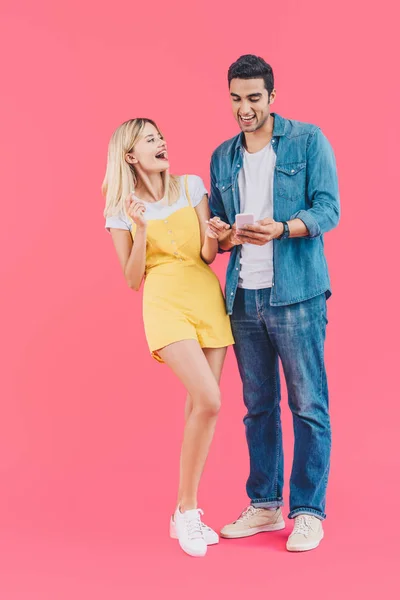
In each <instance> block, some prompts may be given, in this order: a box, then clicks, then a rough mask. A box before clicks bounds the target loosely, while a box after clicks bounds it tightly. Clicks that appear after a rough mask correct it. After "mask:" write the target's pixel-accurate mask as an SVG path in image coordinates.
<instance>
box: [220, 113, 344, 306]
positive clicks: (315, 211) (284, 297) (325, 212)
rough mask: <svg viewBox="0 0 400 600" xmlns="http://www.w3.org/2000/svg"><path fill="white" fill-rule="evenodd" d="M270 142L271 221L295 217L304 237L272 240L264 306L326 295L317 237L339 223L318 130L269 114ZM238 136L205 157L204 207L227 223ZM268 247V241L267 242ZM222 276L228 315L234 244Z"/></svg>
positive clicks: (328, 151)
mask: <svg viewBox="0 0 400 600" xmlns="http://www.w3.org/2000/svg"><path fill="white" fill-rule="evenodd" d="M272 116H273V117H274V131H273V137H272V140H271V144H272V145H273V148H274V149H275V152H276V166H275V174H274V198H273V200H274V219H275V221H289V220H290V219H295V218H299V219H301V220H302V221H303V222H304V223H305V225H306V226H307V229H308V235H307V237H303V238H289V239H286V240H273V242H272V243H273V244H274V277H273V283H272V290H271V298H270V304H271V305H272V306H283V305H287V304H294V303H296V302H301V301H303V300H308V299H310V298H313V297H314V296H318V295H319V294H322V293H326V295H327V297H329V296H330V295H331V287H330V280H329V273H328V266H327V262H326V259H325V255H324V240H323V234H324V233H326V232H327V231H329V230H330V229H333V228H334V227H336V225H337V224H338V222H339V216H340V207H339V190H338V180H337V172H336V162H335V156H334V154H333V150H332V148H331V146H330V144H329V142H328V140H327V139H326V137H325V136H324V135H323V133H322V132H321V130H320V129H319V127H316V126H315V125H308V124H306V123H300V122H298V121H292V120H289V119H284V118H283V117H280V116H279V115H277V114H274V113H272ZM242 135H243V134H241V133H240V134H239V135H237V136H236V137H234V138H232V139H231V140H228V141H227V142H224V143H223V144H221V146H219V147H218V148H217V149H216V150H215V151H214V153H213V155H212V158H211V193H210V208H211V213H212V215H213V216H218V217H220V218H221V219H222V220H223V221H225V223H229V224H230V225H233V224H234V222H235V217H236V214H237V213H239V212H240V199H239V186H238V174H239V171H240V169H241V168H242V165H243V152H244V148H243V143H242V139H243V138H242ZM270 243H271V242H270ZM230 252H231V257H230V261H229V265H228V271H227V276H226V289H225V293H226V308H227V312H228V314H232V309H233V303H234V300H235V295H236V290H237V286H238V280H239V270H240V246H234V247H233V249H232V250H231V251H230Z"/></svg>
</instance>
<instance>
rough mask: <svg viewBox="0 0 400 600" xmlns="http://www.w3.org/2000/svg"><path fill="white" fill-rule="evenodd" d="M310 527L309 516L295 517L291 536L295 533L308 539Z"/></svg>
mask: <svg viewBox="0 0 400 600" xmlns="http://www.w3.org/2000/svg"><path fill="white" fill-rule="evenodd" d="M311 525H312V517H311V516H310V515H300V516H299V517H296V520H295V524H294V529H293V533H292V535H296V534H297V533H298V534H300V535H304V536H305V537H308V534H309V533H310V530H311Z"/></svg>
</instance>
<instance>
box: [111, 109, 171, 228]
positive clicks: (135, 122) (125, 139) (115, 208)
mask: <svg viewBox="0 0 400 600" xmlns="http://www.w3.org/2000/svg"><path fill="white" fill-rule="evenodd" d="M147 123H150V124H151V125H153V126H154V127H155V128H156V129H157V131H158V133H160V134H161V132H160V129H159V128H158V127H157V125H156V124H155V123H154V121H152V120H151V119H130V120H129V121H125V123H122V125H120V126H119V127H118V129H116V130H115V131H114V133H113V134H112V136H111V140H110V143H109V145H108V158H107V169H106V174H105V177H104V181H103V185H102V188H101V191H102V193H103V195H104V196H105V198H106V207H105V209H104V216H105V217H111V216H114V215H117V214H119V213H121V212H123V213H125V198H126V197H127V196H128V194H129V193H131V192H132V190H135V187H136V185H137V175H136V173H135V169H134V167H133V165H131V164H129V163H127V162H126V160H125V156H126V154H128V153H129V152H132V150H133V148H134V146H135V144H136V143H137V141H138V140H139V138H140V136H141V134H142V133H143V130H144V128H145V126H146V124H147ZM161 135H162V134H161ZM161 177H162V180H163V185H164V194H165V199H166V202H167V203H168V204H169V205H171V204H173V203H174V202H176V201H177V200H178V198H179V196H180V179H179V177H177V176H176V175H170V174H169V169H167V170H166V171H164V172H163V173H161Z"/></svg>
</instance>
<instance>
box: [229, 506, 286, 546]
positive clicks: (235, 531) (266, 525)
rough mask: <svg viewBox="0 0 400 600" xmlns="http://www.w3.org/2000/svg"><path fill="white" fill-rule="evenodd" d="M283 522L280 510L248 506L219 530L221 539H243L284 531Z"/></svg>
mask: <svg viewBox="0 0 400 600" xmlns="http://www.w3.org/2000/svg"><path fill="white" fill-rule="evenodd" d="M284 527H285V521H284V520H283V517H282V511H281V509H280V508H277V509H272V510H270V509H267V508H256V507H255V506H248V507H247V508H246V510H244V511H243V512H242V514H241V515H240V517H239V518H238V519H237V520H236V521H234V522H233V523H230V524H229V525H225V527H223V528H222V529H221V536H222V537H223V538H229V539H233V538H243V537H248V536H250V535H255V534H256V533H262V532H263V531H278V530H279V529H284Z"/></svg>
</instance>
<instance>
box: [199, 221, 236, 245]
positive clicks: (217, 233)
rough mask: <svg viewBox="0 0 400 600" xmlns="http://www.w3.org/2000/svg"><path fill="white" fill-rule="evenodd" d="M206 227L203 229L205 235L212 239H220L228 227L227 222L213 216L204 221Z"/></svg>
mask: <svg viewBox="0 0 400 600" xmlns="http://www.w3.org/2000/svg"><path fill="white" fill-rule="evenodd" d="M206 223H207V225H208V227H207V229H206V231H205V235H206V236H207V237H209V238H211V239H212V240H218V241H220V240H222V239H223V238H224V237H225V236H226V232H227V231H228V229H230V227H229V225H228V224H227V223H224V222H223V221H221V219H220V218H219V217H213V218H212V219H209V220H208V221H206Z"/></svg>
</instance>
